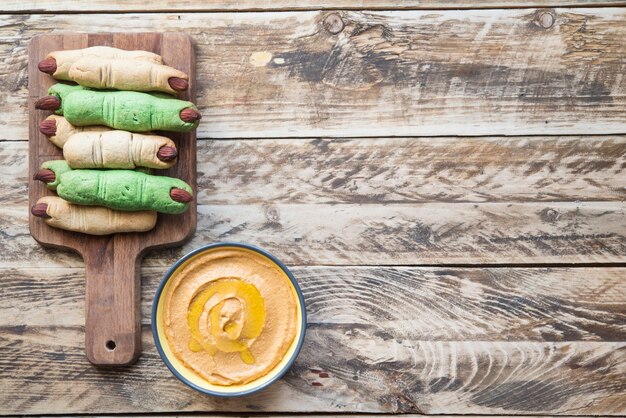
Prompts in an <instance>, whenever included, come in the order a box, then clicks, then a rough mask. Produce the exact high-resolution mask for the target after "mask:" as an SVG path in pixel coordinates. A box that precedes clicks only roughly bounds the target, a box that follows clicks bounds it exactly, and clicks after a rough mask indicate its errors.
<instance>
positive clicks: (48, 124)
mask: <svg viewBox="0 0 626 418" xmlns="http://www.w3.org/2000/svg"><path fill="white" fill-rule="evenodd" d="M39 132H41V133H42V134H44V135H46V136H54V135H56V133H57V121H56V120H54V119H44V120H42V121H41V123H40V124H39Z"/></svg>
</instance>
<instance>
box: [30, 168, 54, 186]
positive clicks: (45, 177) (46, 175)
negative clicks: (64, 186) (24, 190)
mask: <svg viewBox="0 0 626 418" xmlns="http://www.w3.org/2000/svg"><path fill="white" fill-rule="evenodd" d="M56 178H57V176H56V174H54V171H52V170H50V169H48V168H42V169H41V170H39V171H38V172H36V173H35V175H34V176H33V180H39V181H43V182H44V183H53V182H54V181H55V180H56Z"/></svg>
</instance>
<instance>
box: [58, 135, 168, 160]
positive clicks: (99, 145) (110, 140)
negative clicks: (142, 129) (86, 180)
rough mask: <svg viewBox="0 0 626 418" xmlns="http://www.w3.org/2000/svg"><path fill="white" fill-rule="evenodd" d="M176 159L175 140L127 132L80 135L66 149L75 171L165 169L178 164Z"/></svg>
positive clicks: (67, 158)
mask: <svg viewBox="0 0 626 418" xmlns="http://www.w3.org/2000/svg"><path fill="white" fill-rule="evenodd" d="M176 156H177V151H176V144H174V141H172V140H171V139H169V138H167V137H164V136H159V135H144V134H136V133H131V132H126V131H104V132H79V133H76V134H74V135H72V136H71V137H70V138H69V139H68V140H67V142H66V143H65V145H64V146H63V157H64V158H65V160H66V161H67V163H68V165H69V166H70V167H71V168H118V169H133V168H135V167H148V168H158V169H165V168H169V167H171V166H173V165H174V164H175V163H176Z"/></svg>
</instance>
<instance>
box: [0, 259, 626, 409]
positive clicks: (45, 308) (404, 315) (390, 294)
mask: <svg viewBox="0 0 626 418" xmlns="http://www.w3.org/2000/svg"><path fill="white" fill-rule="evenodd" d="M164 270H165V269H164V268H144V269H143V271H142V281H143V286H142V289H143V294H142V311H143V315H142V317H143V323H144V327H143V329H144V333H143V345H144V347H145V354H144V355H143V356H142V357H141V358H140V360H139V362H138V363H137V364H136V365H134V366H131V367H129V368H125V369H123V370H97V369H95V368H93V367H92V366H91V365H90V364H89V363H88V362H87V361H86V359H85V358H84V356H83V353H82V347H81V346H82V333H83V327H82V317H83V312H82V311H83V304H82V298H83V294H84V282H83V278H82V270H81V269H77V268H73V269H67V268H57V269H49V268H42V269H34V268H28V269H25V268H21V269H2V270H0V281H2V283H3V292H2V293H0V347H1V350H2V353H3V356H1V357H0V373H1V374H2V375H3V379H2V380H1V381H0V389H2V390H0V405H3V407H2V412H3V413H5V414H10V413H18V412H19V413H20V414H34V413H59V414H68V413H107V412H112V411H115V412H116V413H138V412H188V411H218V412H238V411H241V412H259V411H269V412H311V411H317V412H335V413H339V412H387V413H398V412H404V413H406V412H412V413H429V414H439V413H462V414H467V413H475V414H498V413H504V414H512V413H516V414H536V413H550V414H600V415H605V416H606V415H613V414H614V415H620V414H623V413H624V412H626V402H625V395H626V343H624V342H623V340H624V338H625V336H626V299H625V298H626V282H625V281H624V280H622V279H623V277H624V274H625V273H626V269H625V268H549V269H536V268H526V269H524V268H488V269H459V268H454V269H450V268H432V267H431V268H406V267H394V268H380V267H371V268H368V267H350V268H346V267H337V268H333V267H293V268H292V271H293V273H294V275H295V276H296V277H297V279H298V281H299V283H300V285H301V287H302V290H303V293H304V295H305V301H306V305H307V310H308V313H309V323H308V330H307V336H306V340H305V345H304V348H303V351H302V353H301V355H300V356H299V357H298V360H297V361H296V364H295V365H294V366H293V368H292V369H291V371H290V372H289V373H288V374H287V376H286V377H285V378H284V379H283V380H281V381H280V382H278V383H277V384H276V385H274V386H273V387H271V388H270V389H268V390H265V391H262V392H261V393H259V394H256V395H253V396H249V397H246V398H244V399H243V400H240V399H235V400H220V399H216V398H211V397H207V396H203V395H200V394H198V393H196V392H194V391H193V390H191V389H189V388H187V387H185V386H184V385H182V384H181V383H179V382H178V381H176V380H175V379H174V378H173V377H172V376H171V375H170V373H169V371H168V370H167V369H166V367H165V365H164V364H163V363H162V361H161V360H160V358H159V357H158V354H157V353H156V349H155V347H154V346H153V342H152V338H151V335H150V332H149V328H148V325H149V309H150V305H151V301H152V298H153V294H154V291H155V289H156V286H157V284H158V282H159V281H160V278H161V276H162V274H163V273H164ZM78 386H80V388H81V390H80V391H77V390H75V388H76V387H78Z"/></svg>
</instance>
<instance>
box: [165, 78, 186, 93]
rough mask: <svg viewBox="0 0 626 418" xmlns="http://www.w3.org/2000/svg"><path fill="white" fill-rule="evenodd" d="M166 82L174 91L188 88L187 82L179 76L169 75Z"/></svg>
mask: <svg viewBox="0 0 626 418" xmlns="http://www.w3.org/2000/svg"><path fill="white" fill-rule="evenodd" d="M167 83H168V84H169V85H170V87H171V88H172V89H173V90H176V91H185V90H187V89H188V88H189V82H188V81H187V80H185V79H184V78H180V77H170V78H169V79H168V80H167Z"/></svg>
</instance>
